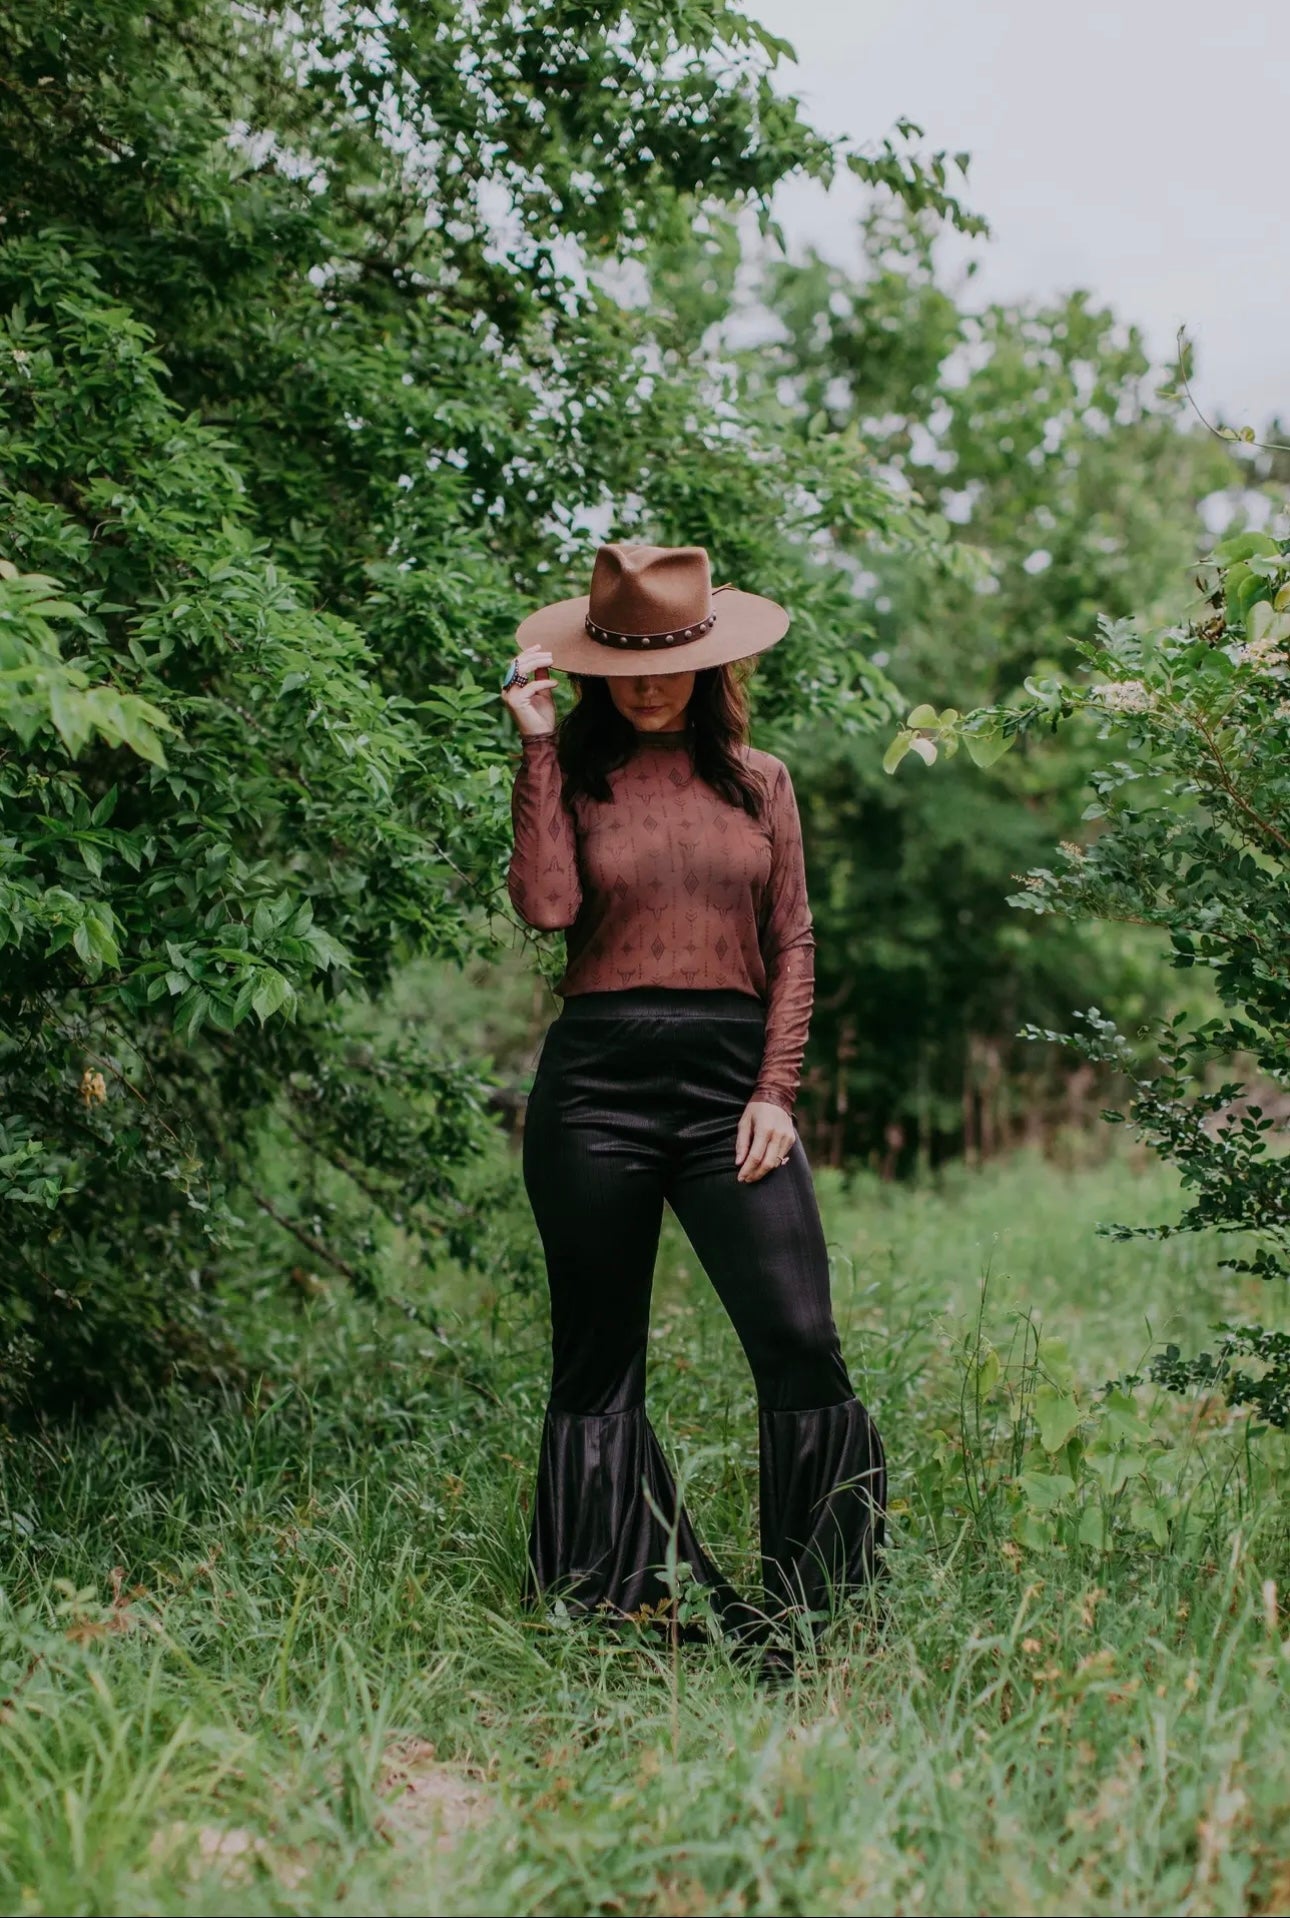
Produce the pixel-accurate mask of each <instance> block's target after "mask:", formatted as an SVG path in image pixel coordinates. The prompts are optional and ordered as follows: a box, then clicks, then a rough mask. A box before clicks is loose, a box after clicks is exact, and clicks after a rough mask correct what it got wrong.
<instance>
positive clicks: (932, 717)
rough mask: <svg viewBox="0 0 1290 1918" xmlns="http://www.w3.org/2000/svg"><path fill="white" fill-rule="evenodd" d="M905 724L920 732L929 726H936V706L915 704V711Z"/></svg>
mask: <svg viewBox="0 0 1290 1918" xmlns="http://www.w3.org/2000/svg"><path fill="white" fill-rule="evenodd" d="M905 724H906V726H908V727H910V728H912V730H913V731H915V732H919V731H921V730H922V729H923V728H925V727H928V726H934V725H935V724H936V708H935V706H927V705H922V706H915V708H914V710H913V712H912V713H911V714H910V715H909V718H908V719H907V720H906V721H905Z"/></svg>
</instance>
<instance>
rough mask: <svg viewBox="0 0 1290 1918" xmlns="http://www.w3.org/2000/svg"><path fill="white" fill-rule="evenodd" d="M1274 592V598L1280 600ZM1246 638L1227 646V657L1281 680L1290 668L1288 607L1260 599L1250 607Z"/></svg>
mask: <svg viewBox="0 0 1290 1918" xmlns="http://www.w3.org/2000/svg"><path fill="white" fill-rule="evenodd" d="M1280 597H1281V595H1280V594H1278V595H1277V598H1278V599H1280ZM1246 633H1247V638H1246V640H1245V642H1244V644H1238V645H1236V646H1232V647H1230V648H1229V649H1228V650H1229V656H1230V658H1231V659H1232V660H1233V661H1234V662H1235V663H1236V665H1238V666H1252V667H1253V668H1254V670H1255V672H1256V673H1272V674H1274V675H1275V676H1276V678H1278V679H1283V678H1284V677H1285V675H1286V672H1287V670H1290V653H1287V651H1286V643H1287V641H1290V610H1288V609H1286V608H1278V607H1276V606H1270V605H1269V604H1268V602H1267V601H1266V600H1260V601H1259V603H1258V605H1257V606H1252V607H1251V608H1250V618H1249V623H1248V625H1247V627H1246Z"/></svg>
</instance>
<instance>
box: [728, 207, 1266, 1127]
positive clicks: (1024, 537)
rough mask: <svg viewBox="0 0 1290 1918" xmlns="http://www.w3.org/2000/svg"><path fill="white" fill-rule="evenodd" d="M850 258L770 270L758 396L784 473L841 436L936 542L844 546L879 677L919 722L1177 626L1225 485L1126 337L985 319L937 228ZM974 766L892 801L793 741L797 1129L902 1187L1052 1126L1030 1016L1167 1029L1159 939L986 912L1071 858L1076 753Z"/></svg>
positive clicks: (1073, 736) (814, 737) (1048, 308)
mask: <svg viewBox="0 0 1290 1918" xmlns="http://www.w3.org/2000/svg"><path fill="white" fill-rule="evenodd" d="M861 239H862V244H863V261H862V268H861V271H860V272H859V273H857V274H853V273H850V272H848V271H846V270H844V269H843V268H841V267H838V266H835V265H832V264H830V263H828V262H826V261H824V260H822V259H820V258H819V257H818V256H816V255H814V254H808V256H807V257H806V258H805V260H803V261H801V262H794V263H777V264H774V265H773V266H772V267H771V268H770V270H769V275H768V286H767V299H768V304H769V305H770V307H771V309H772V311H773V313H774V314H775V316H776V319H777V321H778V322H779V325H780V328H781V337H779V338H778V339H777V340H775V341H772V342H771V343H770V344H769V345H768V346H766V347H765V348H761V349H759V350H758V352H757V354H756V355H755V356H753V359H752V366H751V372H750V377H751V378H753V379H754V381H758V382H762V383H764V384H766V385H767V386H770V385H773V386H774V387H775V389H776V391H777V392H778V393H780V394H781V396H782V397H783V399H784V402H785V404H787V405H789V407H790V410H791V412H792V414H793V416H794V419H795V421H796V422H797V432H798V436H799V444H800V445H801V447H802V449H803V452H804V453H805V452H807V451H808V450H809V448H810V446H811V444H812V443H813V437H814V436H816V435H821V434H823V435H825V436H831V435H834V434H846V435H850V436H851V437H852V439H853V440H854V442H855V443H856V444H857V445H858V446H862V447H863V448H864V449H865V451H866V454H867V456H869V457H874V458H876V459H877V460H878V461H879V463H880V466H881V469H882V470H883V471H884V472H887V473H889V474H890V475H892V477H893V479H894V481H895V483H897V484H898V485H900V486H901V487H905V488H908V489H911V491H912V493H913V494H914V496H916V497H917V498H918V499H919V500H921V501H922V502H923V504H924V506H925V508H926V510H927V511H928V512H929V513H930V514H932V515H933V516H934V521H935V523H936V524H937V525H938V527H939V529H940V530H941V532H942V533H943V534H944V536H945V538H946V540H947V542H948V552H949V554H950V555H951V556H952V557H953V558H954V559H955V561H956V563H955V564H953V565H947V566H943V567H940V568H937V567H932V566H926V565H924V566H910V565H908V564H906V563H904V562H903V561H902V559H901V558H900V557H899V556H897V555H884V554H883V553H881V552H875V551H874V550H873V549H872V547H871V546H866V545H865V544H863V543H861V542H857V541H855V540H853V539H852V537H851V535H850V533H849V531H848V529H847V528H846V527H838V528H836V529H835V533H834V537H835V538H836V540H837V541H838V544H839V546H840V548H841V550H842V551H843V552H844V553H846V554H848V555H849V557H850V560H851V563H852V567H853V571H854V575H855V582H856V591H857V594H858V603H857V609H856V611H857V623H858V624H860V625H861V626H862V629H863V631H864V632H865V633H866V635H867V638H868V643H869V646H870V648H871V649H876V650H873V651H872V657H873V658H874V660H875V661H876V662H877V663H878V664H880V665H881V666H882V667H883V668H884V670H886V671H888V672H890V673H891V675H892V676H893V677H894V678H895V679H896V681H897V682H898V683H899V685H900V686H902V687H903V688H906V689H910V688H917V689H919V692H920V696H925V697H928V698H938V699H939V698H952V699H953V700H954V701H955V703H956V705H958V706H960V707H967V706H970V705H973V704H981V703H985V702H990V701H994V700H1011V699H1012V698H1013V697H1014V696H1015V695H1019V694H1020V692H1021V689H1022V686H1023V682H1024V680H1025V679H1026V677H1027V676H1029V675H1031V674H1033V673H1035V672H1039V673H1044V672H1048V671H1052V670H1057V669H1059V668H1060V667H1062V666H1063V665H1069V664H1070V663H1072V662H1073V660H1074V659H1075V657H1076V655H1075V653H1074V652H1073V650H1072V638H1071V636H1072V635H1075V636H1078V635H1082V634H1087V633H1089V632H1091V631H1092V630H1093V627H1094V622H1095V618H1096V616H1097V614H1098V613H1099V612H1102V613H1108V612H1109V613H1112V614H1114V615H1116V616H1123V615H1127V614H1129V613H1130V612H1138V613H1142V612H1145V611H1149V610H1150V609H1152V608H1155V607H1157V606H1160V605H1170V606H1173V605H1176V604H1177V603H1178V600H1179V597H1180V593H1181V592H1182V591H1183V590H1184V582H1185V579H1186V570H1185V569H1186V568H1187V567H1188V565H1189V564H1190V563H1191V561H1192V559H1193V556H1194V554H1195V552H1196V551H1197V548H1198V543H1199V542H1200V540H1201V539H1202V537H1203V528H1202V523H1201V519H1200V514H1199V508H1200V504H1201V502H1202V501H1203V500H1204V499H1205V498H1206V496H1207V495H1209V494H1211V493H1213V492H1214V491H1216V490H1217V489H1219V488H1220V487H1223V486H1225V485H1228V484H1229V483H1230V482H1231V481H1232V479H1233V477H1234V474H1235V472H1236V470H1237V469H1236V467H1235V465H1234V462H1233V460H1232V458H1231V455H1230V454H1229V453H1228V451H1227V450H1226V449H1225V448H1223V447H1221V446H1220V445H1218V443H1217V442H1215V441H1214V440H1213V439H1212V438H1210V437H1208V436H1206V435H1204V434H1201V433H1197V432H1195V431H1193V430H1189V429H1188V425H1187V420H1186V416H1185V414H1184V412H1183V410H1182V406H1181V403H1180V401H1179V399H1178V398H1177V396H1168V397H1162V396H1161V394H1160V393H1159V392H1158V391H1157V380H1156V378H1155V377H1154V376H1153V369H1152V366H1151V363H1150V360H1149V358H1148V355H1147V352H1146V349H1145V346H1144V343H1143V341H1142V339H1141V337H1140V335H1139V334H1138V333H1137V331H1136V329H1134V328H1133V327H1132V326H1130V325H1128V324H1126V323H1125V322H1124V321H1122V320H1121V319H1120V318H1118V317H1117V316H1116V315H1115V314H1114V313H1113V312H1111V311H1109V310H1108V309H1106V308H1105V307H1102V306H1099V305H1097V304H1096V303H1095V302H1094V301H1093V300H1092V299H1090V297H1089V296H1088V295H1087V294H1085V293H1072V294H1070V295H1067V296H1064V297H1062V298H1061V299H1058V300H1055V301H1052V302H1050V303H1047V304H1038V303H1035V302H1021V303H1012V304H1003V303H999V302H992V303H987V304H985V305H979V304H977V303H976V302H974V300H973V297H972V281H971V275H970V272H969V273H968V275H967V276H966V277H961V278H960V279H958V280H957V281H956V280H954V279H952V278H950V277H949V276H948V274H947V273H946V271H945V270H944V269H943V268H942V267H941V266H940V265H939V264H938V252H937V247H936V243H935V242H936V230H935V228H934V227H933V226H930V225H929V224H928V223H927V221H926V220H924V219H922V218H911V217H909V216H908V215H907V214H906V213H905V212H903V211H902V210H897V211H895V212H892V211H890V210H887V209H875V210H874V211H873V212H872V213H871V215H870V216H869V217H868V218H867V219H866V221H865V222H864V223H863V226H862V230H861ZM905 710H908V708H907V707H906V708H905ZM902 716H903V714H902ZM915 737H916V735H914V734H908V735H902V739H904V740H906V741H908V740H912V739H913V738H915ZM967 743H969V744H970V745H971V746H972V748H973V750H972V754H971V757H972V758H973V759H974V760H975V762H976V765H975V766H973V765H971V764H967V763H965V760H963V759H961V760H960V761H959V762H958V763H956V764H955V765H954V766H952V767H951V768H950V769H949V771H948V772H947V773H946V774H945V776H944V777H943V779H942V780H940V781H938V782H933V783H932V785H931V787H930V788H928V787H925V786H924V785H923V784H921V783H920V782H910V781H901V782H899V784H898V785H896V786H893V785H892V784H891V782H890V781H887V780H884V779H883V778H882V776H881V774H880V772H879V770H878V765H877V755H876V754H875V753H874V751H873V749H872V742H871V741H869V740H866V739H859V740H857V739H854V738H848V737H845V736H842V737H839V736H836V735H834V734H832V733H831V732H830V731H829V730H827V729H823V728H821V727H820V726H819V725H818V723H817V722H812V723H811V726H810V750H809V752H807V753H805V754H802V755H801V761H802V764H801V777H800V780H799V784H800V785H801V786H802V787H803V788H804V791H803V794H802V797H803V802H804V807H805V810H806V813H807V825H808V853H809V857H810V861H811V869H812V873H813V877H814V894H815V901H816V904H817V926H818V932H819V945H818V952H817V965H818V976H819V996H818V1009H817V1014H816V1018H815V1022H814V1028H813V1032H814V1052H813V1057H814V1058H815V1059H816V1061H817V1062H818V1078H819V1083H818V1085H817V1089H816V1090H815V1092H814V1094H813V1095H811V1096H810V1097H809V1098H808V1102H807V1112H808V1113H809V1114H810V1115H812V1116H813V1118H814V1120H815V1125H816V1128H817V1133H818V1136H819V1138H820V1141H821V1143H823V1142H824V1141H825V1140H827V1141H828V1144H829V1150H830V1151H831V1152H833V1153H834V1154H835V1155H839V1156H840V1155H842V1154H846V1155H853V1154H856V1153H874V1152H882V1151H883V1150H884V1142H885V1141H886V1140H888V1139H889V1138H895V1139H897V1140H903V1141H904V1144H903V1146H898V1147H897V1149H896V1151H895V1153H894V1155H893V1156H894V1159H895V1161H896V1162H897V1163H907V1162H908V1161H910V1160H912V1159H913V1158H914V1157H915V1156H916V1155H917V1156H922V1157H924V1158H925V1159H939V1158H941V1157H944V1156H949V1155H952V1154H954V1153H957V1152H959V1151H962V1150H965V1149H968V1150H971V1149H972V1148H973V1147H974V1146H979V1147H980V1148H981V1149H985V1150H988V1149H989V1148H990V1145H991V1142H992V1141H993V1142H994V1143H995V1145H996V1147H997V1145H998V1144H999V1143H1001V1142H1003V1141H1005V1140H1006V1139H1007V1138H1008V1136H1009V1134H1010V1133H1011V1134H1012V1136H1015V1134H1016V1131H1017V1129H1018V1128H1019V1125H1020V1123H1021V1120H1022V1116H1023V1112H1022V1109H1023V1108H1025V1109H1026V1111H1027V1112H1028V1113H1029V1114H1030V1115H1032V1116H1034V1115H1037V1114H1038V1112H1040V1111H1042V1110H1043V1109H1044V1108H1048V1109H1050V1110H1051V1109H1053V1108H1054V1107H1055V1109H1056V1110H1057V1111H1061V1110H1062V1109H1063V1107H1064V1105H1065V1103H1066V1101H1065V1095H1064V1091H1063V1089H1062V1088H1060V1087H1059V1086H1058V1085H1056V1084H1054V1083H1053V1081H1055V1080H1056V1078H1057V1068H1058V1065H1059V1058H1058V1056H1057V1055H1055V1054H1054V1055H1051V1056H1049V1057H1048V1058H1046V1059H1045V1060H1044V1061H1043V1063H1042V1065H1041V1063H1040V1061H1039V1059H1038V1058H1037V1057H1036V1056H1035V1055H1034V1054H1033V1049H1032V1050H1031V1056H1030V1057H1029V1058H1027V1057H1026V1056H1025V1055H1026V1049H1025V1048H1023V1047H1019V1046H1018V1045H1016V1043H1015V1042H1014V1034H1015V1031H1016V1028H1017V1025H1018V1023H1019V1021H1020V1020H1021V1019H1023V1018H1024V1019H1029V1020H1032V1021H1036V1022H1040V1021H1042V1022H1043V1023H1051V1022H1054V1021H1055V1020H1056V1019H1058V1018H1064V1017H1065V1016H1066V1013H1067V1009H1068V1007H1069V1005H1070V1004H1071V1002H1072V1000H1073V999H1074V998H1075V997H1076V996H1077V995H1079V994H1086V993H1092V994H1095V995H1097V996H1099V997H1101V998H1103V999H1110V998H1114V1000H1115V1002H1116V1003H1117V1004H1119V1005H1121V1006H1124V1007H1126V1008H1128V1007H1133V1008H1134V1009H1135V1011H1136V1012H1139V1013H1140V1014H1142V1015H1143V1016H1145V1015H1147V1014H1149V1013H1151V1012H1155V1011H1159V1010H1160V1009H1161V996H1162V989H1163V988H1164V986H1165V985H1166V984H1167V980H1168V975H1167V973H1165V972H1164V970H1163V968H1162V967H1161V966H1160V964H1159V962H1158V959H1157V957H1156V945H1155V942H1153V941H1152V940H1150V939H1148V938H1144V937H1141V936H1135V934H1134V933H1132V932H1127V931H1120V932H1118V933H1116V934H1114V935H1108V934H1107V933H1106V932H1105V931H1104V930H1103V929H1101V928H1097V927H1093V926H1089V925H1085V926H1080V927H1073V926H1070V925H1063V924H1058V923H1056V922H1053V923H1051V924H1049V925H1047V926H1045V927H1044V928H1043V929H1042V931H1041V930H1040V929H1038V928H1032V929H1031V930H1030V932H1029V935H1028V936H1023V935H1022V934H1021V933H1020V931H1019V929H1018V927H1017V925H1016V922H1015V915H1014V914H1012V913H1011V912H1010V911H1009V910H1008V907H1007V903H1006V900H1007V895H1008V893H1009V892H1010V891H1011V890H1012V888H1013V882H1014V880H1015V876H1016V875H1017V874H1018V873H1019V872H1022V871H1024V870H1026V868H1027V867H1028V866H1030V865H1033V864H1037V863H1038V862H1039V861H1040V860H1041V859H1042V858H1043V856H1044V854H1043V848H1045V847H1046V846H1048V845H1051V844H1052V843H1053V842H1054V841H1055V840H1063V839H1064V840H1071V839H1074V838H1076V837H1077V836H1078V832H1079V815H1080V809H1081V807H1082V805H1083V788H1084V782H1085V779H1086V777H1087V775H1088V773H1089V771H1090V770H1091V768H1092V767H1093V765H1094V764H1095V763H1096V755H1097V750H1098V747H1097V741H1096V738H1095V734H1094V731H1093V729H1092V728H1091V727H1085V728H1083V729H1080V728H1075V727H1072V728H1067V729H1066V730H1065V731H1064V734H1063V738H1062V740H1061V742H1060V743H1059V744H1058V745H1056V746H1050V747H1049V748H1048V749H1047V750H1046V751H1045V752H1044V753H1043V754H1042V755H1034V754H1031V753H1018V754H1016V755H1014V756H1013V758H1012V759H1011V760H1010V761H1009V762H1008V763H1007V764H1006V765H1004V766H1003V767H1001V768H1000V769H999V770H998V772H997V773H996V774H995V776H994V777H993V778H988V779H987V778H983V777H981V775H980V772H979V771H978V770H977V768H978V767H981V766H983V765H984V764H985V763H986V761H987V756H988V754H987V748H986V747H985V745H984V744H983V742H980V741H977V740H975V739H972V738H971V736H969V740H968V742H967ZM926 744H927V742H924V744H923V747H922V748H920V750H923V749H925V748H926ZM876 1011H879V1016H875V1012H876Z"/></svg>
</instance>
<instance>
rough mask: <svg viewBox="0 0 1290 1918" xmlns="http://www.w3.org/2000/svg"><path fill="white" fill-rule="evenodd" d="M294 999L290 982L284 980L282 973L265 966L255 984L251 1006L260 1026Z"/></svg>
mask: <svg viewBox="0 0 1290 1918" xmlns="http://www.w3.org/2000/svg"><path fill="white" fill-rule="evenodd" d="M294 997H295V994H294V992H293V990H292V986H291V982H290V980H289V979H286V978H284V976H283V975H282V973H280V972H278V971H276V970H275V968H273V967H272V966H266V967H264V968H263V969H262V971H261V972H260V975H259V977H258V978H257V980H256V982H255V989H254V991H253V992H252V994H251V1004H252V1006H253V1007H254V1009H255V1011H256V1013H257V1015H258V1017H259V1020H260V1024H261V1025H263V1024H264V1023H265V1021H266V1020H268V1019H271V1018H272V1016H273V1014H274V1013H275V1012H278V1011H280V1010H281V1009H282V1007H283V1006H285V1005H286V1004H287V1001H288V1000H290V999H293V998H294Z"/></svg>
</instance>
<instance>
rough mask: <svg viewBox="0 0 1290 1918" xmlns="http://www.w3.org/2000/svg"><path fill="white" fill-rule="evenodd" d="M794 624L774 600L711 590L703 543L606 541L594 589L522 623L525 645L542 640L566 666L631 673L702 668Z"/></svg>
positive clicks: (740, 654) (764, 643)
mask: <svg viewBox="0 0 1290 1918" xmlns="http://www.w3.org/2000/svg"><path fill="white" fill-rule="evenodd" d="M787 631H788V614H787V613H786V612H785V611H784V608H783V607H782V606H777V605H776V604H775V601H774V600H773V599H763V598H762V597H761V595H760V594H759V593H741V592H740V591H739V590H738V588H737V587H734V586H718V587H717V589H716V591H715V592H714V591H713V587H712V572H711V568H710V567H709V565H708V555H707V553H706V551H705V550H704V548H703V547H702V546H618V545H611V546H602V547H600V548H599V550H598V551H597V553H596V563H595V565H594V566H593V567H592V571H591V591H590V592H589V593H583V594H581V595H580V597H579V598H577V599H561V600H557V601H556V603H555V604H554V605H553V606H543V607H541V608H540V609H539V610H538V611H537V612H536V613H530V614H529V616H528V618H527V619H525V620H522V621H521V622H520V626H519V629H518V631H517V633H516V639H517V641H518V643H519V645H520V646H521V647H524V646H541V647H543V648H544V649H545V651H547V652H549V653H550V654H551V658H552V664H553V665H555V666H556V667H558V668H559V669H560V670H561V671H562V672H566V673H588V674H594V675H596V676H600V675H605V676H611V675H612V676H614V677H619V678H625V677H628V676H635V675H637V674H640V673H688V672H697V671H698V670H699V669H700V668H701V667H703V666H725V665H728V664H729V662H730V661H731V660H732V659H747V658H748V657H749V655H750V654H752V653H764V652H765V651H766V648H767V647H768V646H773V645H774V644H775V641H776V640H777V639H782V638H783V637H784V634H785V633H786V632H787Z"/></svg>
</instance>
